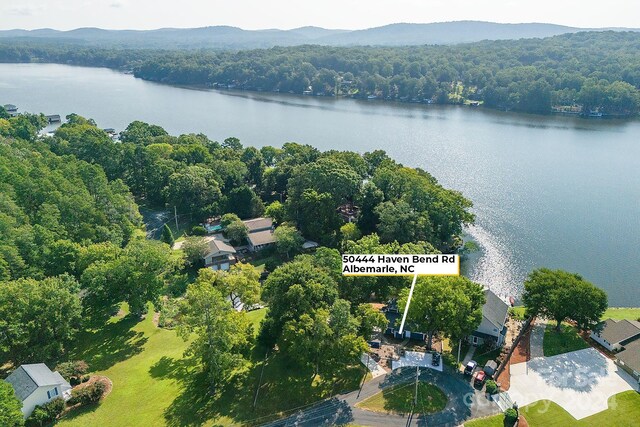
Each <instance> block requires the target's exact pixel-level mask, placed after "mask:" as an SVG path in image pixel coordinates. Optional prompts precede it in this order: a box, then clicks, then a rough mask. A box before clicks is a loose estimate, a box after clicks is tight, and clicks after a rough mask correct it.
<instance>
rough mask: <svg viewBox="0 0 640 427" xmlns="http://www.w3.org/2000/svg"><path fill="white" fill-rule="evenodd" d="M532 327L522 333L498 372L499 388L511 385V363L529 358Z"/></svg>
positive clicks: (506, 388)
mask: <svg viewBox="0 0 640 427" xmlns="http://www.w3.org/2000/svg"><path fill="white" fill-rule="evenodd" d="M532 329H533V328H532V327H530V328H529V330H528V331H527V332H525V333H524V334H523V335H522V338H520V341H518V346H517V347H516V349H515V350H514V351H513V354H512V355H511V359H509V363H507V366H505V368H504V370H503V371H502V372H501V373H500V376H498V379H497V382H498V383H500V388H501V389H502V390H504V391H507V390H509V387H511V364H515V363H524V362H528V361H529V360H531V350H530V347H529V338H530V336H531V330H532ZM525 423H526V421H525ZM525 425H526V424H525Z"/></svg>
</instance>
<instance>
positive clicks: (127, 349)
mask: <svg viewBox="0 0 640 427" xmlns="http://www.w3.org/2000/svg"><path fill="white" fill-rule="evenodd" d="M140 320H141V319H140V317H138V316H132V315H127V316H125V317H123V318H121V319H120V320H117V321H113V322H108V323H106V324H104V325H103V326H102V327H100V328H98V329H93V330H87V331H84V332H82V333H81V334H80V335H79V336H78V338H77V342H78V346H77V348H76V349H74V351H73V352H72V357H73V359H77V360H84V361H85V362H87V363H88V364H89V367H90V369H91V370H92V371H104V370H106V369H108V368H110V367H111V366H113V365H115V364H116V363H118V362H122V361H124V360H126V359H128V358H130V357H132V356H135V355H136V354H138V353H140V352H142V350H143V347H144V345H145V343H146V342H147V340H148V338H147V337H145V336H144V332H138V331H134V330H133V327H134V326H136V325H137V324H138V323H139V322H140Z"/></svg>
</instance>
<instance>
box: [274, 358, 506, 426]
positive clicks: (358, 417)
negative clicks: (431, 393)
mask: <svg viewBox="0 0 640 427" xmlns="http://www.w3.org/2000/svg"><path fill="white" fill-rule="evenodd" d="M415 373H416V369H415V367H406V368H400V369H397V370H395V371H393V372H392V373H390V374H387V375H384V376H381V377H378V378H375V379H373V380H371V381H368V382H367V383H365V384H364V386H363V387H362V390H356V391H353V392H350V393H347V394H343V395H338V396H336V397H333V398H331V399H328V400H325V401H323V402H320V403H319V404H317V405H314V406H313V407H311V408H309V409H307V410H304V411H300V412H298V413H296V414H294V415H292V416H290V417H288V418H285V419H282V420H278V421H274V422H271V423H269V424H265V426H268V427H292V426H297V427H315V426H331V425H344V424H348V423H352V424H356V425H360V426H370V427H386V426H399V427H400V426H439V427H456V426H458V425H460V424H462V423H463V422H464V421H465V420H467V419H469V418H476V417H484V416H488V415H493V414H496V413H499V412H500V409H499V408H498V406H497V405H496V404H495V403H493V402H491V401H489V400H488V399H487V398H486V397H485V395H484V393H482V392H480V391H478V390H475V389H474V388H473V387H471V385H470V384H469V382H468V380H466V381H465V377H462V375H461V374H459V373H456V372H453V371H451V370H447V371H445V372H437V371H434V370H432V369H427V368H421V369H420V380H421V381H427V382H431V383H433V384H436V385H437V386H438V387H440V388H441V389H442V391H443V392H444V393H445V394H446V395H447V397H448V398H449V401H448V403H447V406H446V407H445V409H444V410H443V411H441V412H438V413H436V414H430V415H424V414H421V413H420V412H419V410H420V408H417V412H416V413H415V414H413V416H412V417H410V416H409V415H406V416H400V415H392V414H383V413H379V412H372V411H367V410H364V409H360V408H357V407H355V404H356V403H358V402H360V401H362V400H365V399H367V398H368V397H371V396H373V395H374V394H376V393H378V392H380V391H381V390H383V389H385V388H387V387H391V386H393V385H396V384H401V383H406V382H409V381H414V380H415ZM409 418H411V419H409Z"/></svg>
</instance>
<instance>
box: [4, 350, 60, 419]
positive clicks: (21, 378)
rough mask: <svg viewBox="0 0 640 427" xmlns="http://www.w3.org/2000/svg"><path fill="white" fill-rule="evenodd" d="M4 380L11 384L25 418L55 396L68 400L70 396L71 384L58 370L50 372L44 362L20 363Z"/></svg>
mask: <svg viewBox="0 0 640 427" xmlns="http://www.w3.org/2000/svg"><path fill="white" fill-rule="evenodd" d="M6 381H7V382H8V383H9V384H11V385H12V386H13V390H14V391H15V393H16V396H17V397H18V399H20V401H21V402H22V413H23V414H24V417H25V418H27V417H28V416H29V415H31V412H33V410H34V409H35V407H36V406H38V405H43V404H45V403H47V402H50V401H52V400H53V399H56V398H62V399H64V400H68V399H69V398H70V397H71V385H70V384H69V383H68V382H67V381H66V380H65V379H64V378H62V375H60V373H59V372H52V371H51V369H49V368H48V367H47V365H45V364H44V363H35V364H30V365H21V366H20V367H19V368H18V369H16V370H15V371H13V372H12V373H11V375H9V376H8V377H7V379H6Z"/></svg>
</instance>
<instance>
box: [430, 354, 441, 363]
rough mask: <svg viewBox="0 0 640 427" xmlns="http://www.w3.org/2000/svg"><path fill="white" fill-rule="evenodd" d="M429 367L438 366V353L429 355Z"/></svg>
mask: <svg viewBox="0 0 640 427" xmlns="http://www.w3.org/2000/svg"><path fill="white" fill-rule="evenodd" d="M431 365H432V366H440V353H437V352H436V353H433V354H432V355H431Z"/></svg>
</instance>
